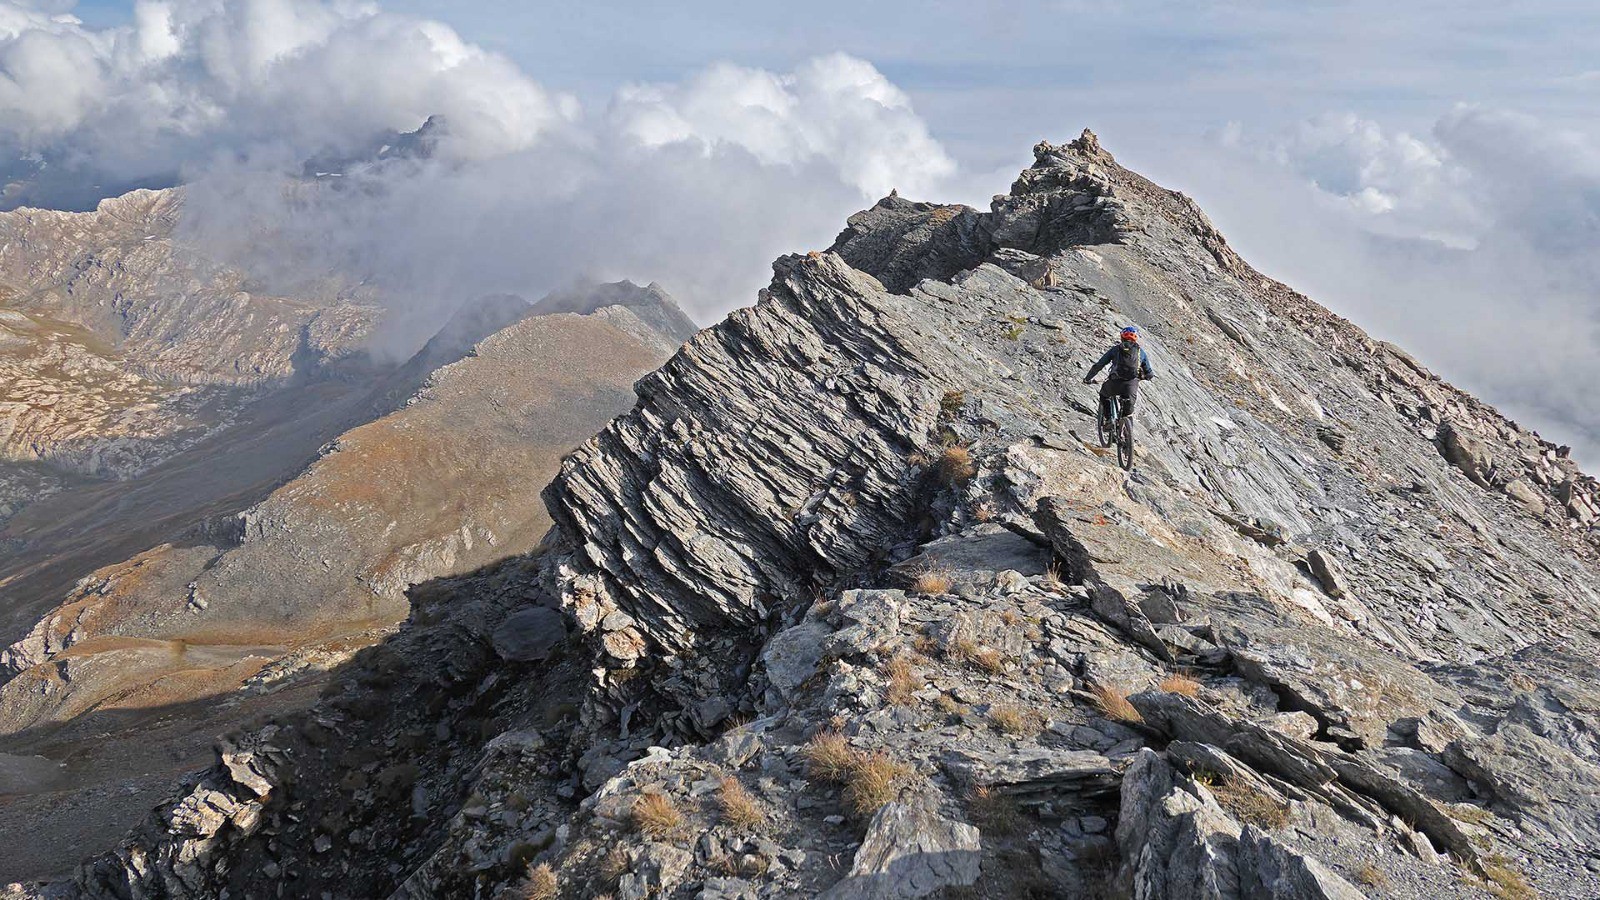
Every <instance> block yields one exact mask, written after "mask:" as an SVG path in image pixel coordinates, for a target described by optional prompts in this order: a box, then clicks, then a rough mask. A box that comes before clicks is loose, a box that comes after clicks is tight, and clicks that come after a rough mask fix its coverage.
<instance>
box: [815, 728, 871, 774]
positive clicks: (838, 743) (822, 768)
mask: <svg viewBox="0 0 1600 900" xmlns="http://www.w3.org/2000/svg"><path fill="white" fill-rule="evenodd" d="M804 755H805V758H806V765H807V766H808V767H809V768H810V770H811V774H812V775H813V776H814V777H816V778H820V779H822V780H823V781H844V780H845V778H846V777H848V776H849V774H850V768H851V767H852V766H853V765H855V763H856V759H857V758H858V757H859V756H860V755H861V754H860V751H858V750H856V749H855V748H854V747H852V746H850V742H849V741H847V740H845V737H844V735H842V734H840V733H838V732H837V731H824V732H822V733H821V734H819V735H817V736H816V737H814V738H812V739H811V741H810V743H808V744H806V749H805V751H804Z"/></svg>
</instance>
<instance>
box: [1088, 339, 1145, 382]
mask: <svg viewBox="0 0 1600 900" xmlns="http://www.w3.org/2000/svg"><path fill="white" fill-rule="evenodd" d="M1120 352H1122V344H1120V343H1118V344H1117V345H1116V346H1114V347H1112V348H1111V349H1110V350H1107V351H1106V355H1105V356H1102V357H1100V361H1099V362H1097V363H1095V364H1094V367H1093V368H1091V369H1090V370H1089V374H1087V375H1085V376H1083V380H1084V381H1088V380H1089V379H1091V378H1093V377H1095V376H1096V375H1099V374H1100V370H1101V369H1104V368H1105V367H1106V366H1109V365H1111V363H1112V361H1113V360H1115V359H1116V358H1117V354H1118V353H1120ZM1139 377H1140V378H1154V377H1156V373H1155V371H1154V370H1153V369H1151V368H1150V355H1149V354H1147V353H1145V352H1144V348H1143V347H1140V348H1139Z"/></svg>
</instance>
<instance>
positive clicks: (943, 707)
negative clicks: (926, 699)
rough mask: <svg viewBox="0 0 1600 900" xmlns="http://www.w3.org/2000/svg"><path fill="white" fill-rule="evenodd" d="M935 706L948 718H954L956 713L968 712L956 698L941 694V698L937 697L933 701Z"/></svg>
mask: <svg viewBox="0 0 1600 900" xmlns="http://www.w3.org/2000/svg"><path fill="white" fill-rule="evenodd" d="M933 705H934V706H935V707H937V708H938V710H939V711H940V712H942V713H944V714H945V715H947V716H953V715H955V714H956V713H959V712H964V711H965V710H966V707H965V706H962V705H961V703H960V702H959V701H957V700H956V698H954V697H952V696H950V695H949V694H940V695H939V696H937V697H935V698H934V699H933Z"/></svg>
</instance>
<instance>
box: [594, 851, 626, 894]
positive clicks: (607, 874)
mask: <svg viewBox="0 0 1600 900" xmlns="http://www.w3.org/2000/svg"><path fill="white" fill-rule="evenodd" d="M632 869H633V860H632V859H630V858H629V857H628V851H626V850H624V849H622V848H621V847H612V848H611V850H610V851H608V852H607V853H606V855H605V856H602V857H601V858H600V867H599V870H598V873H597V874H599V876H600V880H601V881H603V882H605V884H606V885H608V886H609V887H613V888H614V887H616V886H617V882H619V881H621V880H622V876H624V875H626V874H628V872H629V871H631V870H632Z"/></svg>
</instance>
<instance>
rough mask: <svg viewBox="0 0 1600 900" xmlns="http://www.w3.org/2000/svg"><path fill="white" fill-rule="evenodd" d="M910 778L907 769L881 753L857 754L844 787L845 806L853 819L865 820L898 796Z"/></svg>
mask: <svg viewBox="0 0 1600 900" xmlns="http://www.w3.org/2000/svg"><path fill="white" fill-rule="evenodd" d="M910 778H911V767H910V766H908V765H906V764H905V763H901V762H896V761H895V760H894V758H893V757H891V756H890V755H889V754H887V753H885V752H883V751H882V750H879V751H877V752H875V753H866V754H860V755H858V756H857V758H856V760H855V764H854V765H853V766H851V768H850V777H849V780H848V781H847V782H846V783H845V786H844V801H845V805H846V806H847V807H849V809H850V811H851V812H852V813H854V814H855V815H857V816H859V817H861V818H866V817H868V816H870V815H872V814H873V813H875V812H877V811H878V810H879V809H880V808H882V807H883V805H884V804H885V803H888V802H889V801H890V800H893V799H894V798H895V797H897V796H899V794H900V788H901V787H902V786H903V785H904V784H905V783H906V782H907V781H908V780H910Z"/></svg>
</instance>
